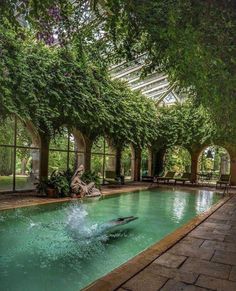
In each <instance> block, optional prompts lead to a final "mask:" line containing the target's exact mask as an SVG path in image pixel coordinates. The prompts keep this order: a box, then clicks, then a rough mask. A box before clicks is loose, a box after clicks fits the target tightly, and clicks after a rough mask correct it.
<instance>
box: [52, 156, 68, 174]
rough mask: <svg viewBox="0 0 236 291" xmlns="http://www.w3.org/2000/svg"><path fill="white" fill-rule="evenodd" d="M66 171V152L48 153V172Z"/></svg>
mask: <svg viewBox="0 0 236 291" xmlns="http://www.w3.org/2000/svg"><path fill="white" fill-rule="evenodd" d="M55 170H59V171H65V170H67V152H59V151H49V165H48V172H49V174H51V173H52V172H53V171H55Z"/></svg>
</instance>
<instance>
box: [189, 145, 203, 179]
mask: <svg viewBox="0 0 236 291" xmlns="http://www.w3.org/2000/svg"><path fill="white" fill-rule="evenodd" d="M200 153H201V151H200V150H198V151H191V152H190V154H191V182H192V183H197V178H198V177H197V173H198V172H199V163H198V159H199V155H200Z"/></svg>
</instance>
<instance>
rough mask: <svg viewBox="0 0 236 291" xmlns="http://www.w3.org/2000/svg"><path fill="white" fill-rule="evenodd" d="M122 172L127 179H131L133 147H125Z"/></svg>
mask: <svg viewBox="0 0 236 291" xmlns="http://www.w3.org/2000/svg"><path fill="white" fill-rule="evenodd" d="M121 174H122V175H124V176H125V179H131V149H130V148H125V149H124V151H123V152H122V160H121Z"/></svg>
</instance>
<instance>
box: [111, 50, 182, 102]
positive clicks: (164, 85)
mask: <svg viewBox="0 0 236 291" xmlns="http://www.w3.org/2000/svg"><path fill="white" fill-rule="evenodd" d="M144 65H145V55H143V56H141V57H139V58H137V59H136V60H134V61H131V62H122V63H120V64H118V65H115V66H112V67H111V69H110V74H111V76H112V78H113V79H121V80H123V81H126V82H127V84H128V85H129V86H130V88H131V90H140V92H141V93H143V94H144V95H146V96H147V97H149V98H152V99H154V100H156V101H157V102H158V103H159V105H160V106H164V105H167V106H169V105H173V104H175V103H177V102H180V101H181V99H182V98H181V96H178V95H177V93H176V92H175V91H174V88H173V85H171V84H170V83H169V81H168V76H167V75H165V74H161V73H157V72H154V73H152V74H149V75H147V76H146V77H142V69H143V66H144Z"/></svg>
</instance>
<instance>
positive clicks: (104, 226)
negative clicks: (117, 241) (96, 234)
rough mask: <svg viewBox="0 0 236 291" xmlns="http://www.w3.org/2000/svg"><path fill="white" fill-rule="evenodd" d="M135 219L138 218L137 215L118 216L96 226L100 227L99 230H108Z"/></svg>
mask: <svg viewBox="0 0 236 291" xmlns="http://www.w3.org/2000/svg"><path fill="white" fill-rule="evenodd" d="M136 219H138V217H136V216H126V217H118V218H116V219H112V220H109V221H107V222H105V223H102V224H100V225H99V227H98V228H99V229H100V231H101V232H103V231H109V230H111V229H112V230H113V228H114V227H117V226H120V225H124V224H127V223H129V222H131V221H133V220H136Z"/></svg>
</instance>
